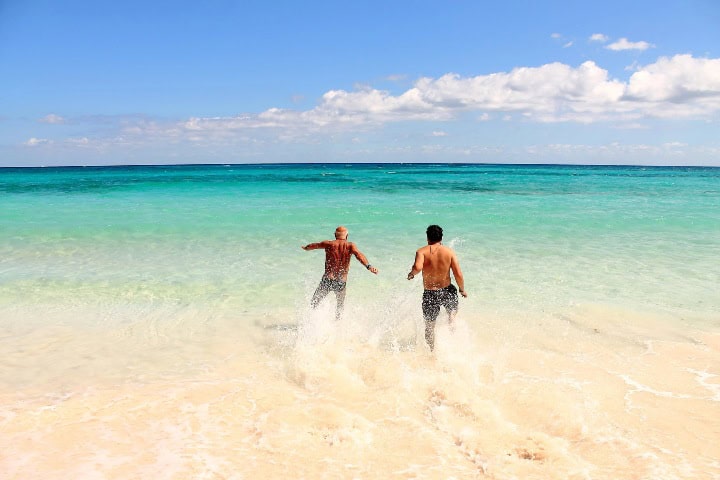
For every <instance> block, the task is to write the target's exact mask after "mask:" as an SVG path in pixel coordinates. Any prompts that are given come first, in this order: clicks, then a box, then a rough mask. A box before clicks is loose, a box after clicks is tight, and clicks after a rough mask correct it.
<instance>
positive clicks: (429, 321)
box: [422, 293, 440, 352]
mask: <svg viewBox="0 0 720 480" xmlns="http://www.w3.org/2000/svg"><path fill="white" fill-rule="evenodd" d="M422 310H423V317H424V318H425V341H426V342H427V344H428V346H429V347H430V351H431V352H432V351H433V349H434V348H435V321H436V320H437V317H438V315H439V314H440V304H439V303H438V302H437V299H436V298H434V296H433V294H431V293H424V294H423V302H422Z"/></svg>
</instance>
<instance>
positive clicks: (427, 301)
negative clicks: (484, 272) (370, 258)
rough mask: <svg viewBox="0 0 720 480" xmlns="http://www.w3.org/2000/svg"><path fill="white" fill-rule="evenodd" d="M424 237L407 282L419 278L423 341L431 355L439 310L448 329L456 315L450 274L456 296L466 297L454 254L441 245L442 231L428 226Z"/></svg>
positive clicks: (456, 304)
mask: <svg viewBox="0 0 720 480" xmlns="http://www.w3.org/2000/svg"><path fill="white" fill-rule="evenodd" d="M425 233H426V234H427V242H428V244H427V246H425V247H422V248H420V249H419V250H418V251H417V252H416V253H415V263H414V264H413V266H412V268H411V269H410V273H408V276H407V278H408V280H412V279H413V278H415V275H417V274H418V273H420V272H422V274H423V285H424V286H425V291H424V292H423V298H422V310H423V317H424V318H425V341H426V342H427V344H428V345H429V346H430V351H432V350H433V349H434V348H435V320H437V317H438V315H439V314H440V307H441V306H443V307H445V309H446V310H447V311H448V315H449V322H450V324H451V325H452V322H453V320H454V319H455V314H456V313H457V311H458V290H457V289H456V288H455V286H454V285H453V284H452V283H451V280H450V270H452V273H453V276H454V277H455V280H456V281H457V284H458V287H460V294H461V295H462V296H463V297H467V293H465V279H464V278H463V274H462V271H461V270H460V263H458V259H457V256H456V255H455V252H453V251H452V250H451V249H449V248H448V247H446V246H444V245H443V244H442V237H443V230H442V228H440V227H439V226H438V225H430V226H429V227H428V228H427V230H426V232H425Z"/></svg>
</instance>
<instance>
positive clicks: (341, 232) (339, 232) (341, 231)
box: [335, 225, 348, 240]
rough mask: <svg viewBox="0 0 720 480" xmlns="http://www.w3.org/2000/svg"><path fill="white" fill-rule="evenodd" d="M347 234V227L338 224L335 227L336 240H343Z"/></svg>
mask: <svg viewBox="0 0 720 480" xmlns="http://www.w3.org/2000/svg"><path fill="white" fill-rule="evenodd" d="M347 236H348V229H347V228H345V227H343V226H342V225H340V226H339V227H337V228H336V229H335V238H336V239H338V240H345V239H346V238H347Z"/></svg>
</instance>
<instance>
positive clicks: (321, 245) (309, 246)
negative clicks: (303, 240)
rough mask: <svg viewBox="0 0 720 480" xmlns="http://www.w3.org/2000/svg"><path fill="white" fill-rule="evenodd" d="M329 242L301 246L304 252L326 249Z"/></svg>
mask: <svg viewBox="0 0 720 480" xmlns="http://www.w3.org/2000/svg"><path fill="white" fill-rule="evenodd" d="M326 243H327V242H326V241H325V242H317V243H308V244H307V245H305V246H303V245H301V246H300V248H302V249H303V250H317V249H318V248H325V244H326Z"/></svg>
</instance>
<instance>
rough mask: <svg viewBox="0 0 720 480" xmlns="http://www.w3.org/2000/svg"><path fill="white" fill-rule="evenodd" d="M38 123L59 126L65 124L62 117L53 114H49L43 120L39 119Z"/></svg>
mask: <svg viewBox="0 0 720 480" xmlns="http://www.w3.org/2000/svg"><path fill="white" fill-rule="evenodd" d="M40 122H41V123H52V124H56V125H60V124H63V123H65V119H64V118H63V117H61V116H60V115H55V114H54V113H51V114H49V115H45V116H44V117H43V118H41V119H40Z"/></svg>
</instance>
